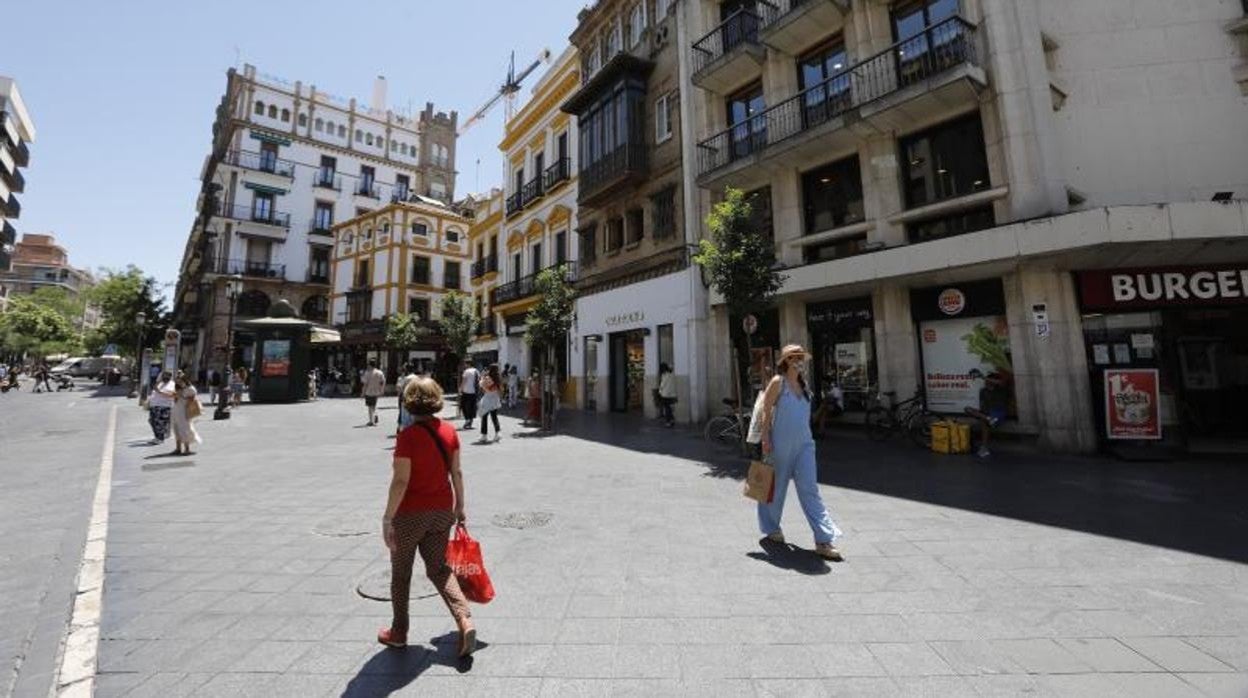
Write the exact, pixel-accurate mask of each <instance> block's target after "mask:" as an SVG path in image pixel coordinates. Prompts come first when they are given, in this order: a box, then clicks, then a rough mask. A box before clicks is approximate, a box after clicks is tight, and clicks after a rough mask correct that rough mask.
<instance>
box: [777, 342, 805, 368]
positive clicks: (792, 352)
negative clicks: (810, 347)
mask: <svg viewBox="0 0 1248 698" xmlns="http://www.w3.org/2000/svg"><path fill="white" fill-rule="evenodd" d="M799 356H800V357H801V358H803V359H809V358H810V352H808V351H806V350H805V349H803V348H802V345H800V344H787V345H785V347H784V348H783V349H781V350H780V358H778V359H776V366H777V367H780V366H783V365H784V363H785V362H786V361H788V360H789V359H791V358H796V357H799Z"/></svg>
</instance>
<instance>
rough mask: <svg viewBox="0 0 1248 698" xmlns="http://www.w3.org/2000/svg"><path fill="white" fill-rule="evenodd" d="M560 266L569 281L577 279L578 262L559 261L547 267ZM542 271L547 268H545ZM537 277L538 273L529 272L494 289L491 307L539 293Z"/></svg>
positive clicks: (491, 295)
mask: <svg viewBox="0 0 1248 698" xmlns="http://www.w3.org/2000/svg"><path fill="white" fill-rule="evenodd" d="M559 266H562V267H564V269H565V271H566V273H565V276H564V278H565V279H566V280H567V281H568V283H572V282H573V281H576V262H570V261H564V262H559V263H556V264H554V265H552V266H550V267H547V269H554V268H555V267H559ZM542 271H546V270H545V269H543V270H542ZM539 273H540V272H539ZM537 277H538V274H529V275H528V276H524V277H521V278H519V279H516V280H515V281H509V282H508V283H505V284H503V285H502V286H499V287H498V288H496V289H494V290H493V291H491V292H490V307H494V306H497V305H499V304H501V303H510V302H512V301H517V300H520V299H522V298H528V297H529V296H534V295H537Z"/></svg>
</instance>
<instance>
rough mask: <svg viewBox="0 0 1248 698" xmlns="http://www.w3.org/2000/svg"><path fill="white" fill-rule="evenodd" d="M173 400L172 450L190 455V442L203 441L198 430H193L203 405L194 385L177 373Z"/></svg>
mask: <svg viewBox="0 0 1248 698" xmlns="http://www.w3.org/2000/svg"><path fill="white" fill-rule="evenodd" d="M173 385H174V402H173V409H172V410H171V421H172V423H173V438H174V441H175V444H174V448H173V452H174V454H176V455H187V456H189V455H191V454H192V453H193V452H192V451H191V444H199V443H203V439H201V438H200V436H199V432H198V431H196V430H195V419H196V418H197V417H199V415H201V414H203V412H204V408H203V405H201V404H200V403H199V392H198V391H196V390H195V386H194V385H193V384H192V383H191V382H190V381H189V380H187V379H186V376H183V375H179V376H178V378H177V380H175V381H174V384H173Z"/></svg>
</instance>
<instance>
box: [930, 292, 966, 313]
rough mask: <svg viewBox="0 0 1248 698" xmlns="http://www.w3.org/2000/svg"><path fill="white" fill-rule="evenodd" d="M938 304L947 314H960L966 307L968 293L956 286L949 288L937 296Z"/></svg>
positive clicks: (941, 310)
mask: <svg viewBox="0 0 1248 698" xmlns="http://www.w3.org/2000/svg"><path fill="white" fill-rule="evenodd" d="M936 305H937V306H938V307H939V308H940V312H942V313H944V314H945V315H951V316H952V315H958V314H960V313H961V312H962V311H963V310H965V309H966V295H965V294H964V293H962V292H961V291H959V290H958V289H956V288H947V289H945V290H943V291H941V292H940V295H939V296H937V297H936Z"/></svg>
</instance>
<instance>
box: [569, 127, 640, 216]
mask: <svg viewBox="0 0 1248 698" xmlns="http://www.w3.org/2000/svg"><path fill="white" fill-rule="evenodd" d="M646 169H647V168H646V144H645V143H642V142H629V143H625V144H623V145H619V146H616V148H615V150H613V151H611V152H610V153H607V154H606V155H604V156H603V157H602V158H599V160H598V161H597V162H593V163H589V164H588V165H584V164H582V167H581V172H580V182H579V185H580V188H579V189H578V190H577V201H578V202H579V203H587V202H590V201H592V200H594V199H596V198H597V197H599V196H602V195H604V194H606V193H608V192H610V191H613V190H614V188H615V187H616V185H618V184H622V183H625V182H628V181H632V180H641V179H644V178H645V176H646Z"/></svg>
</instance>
